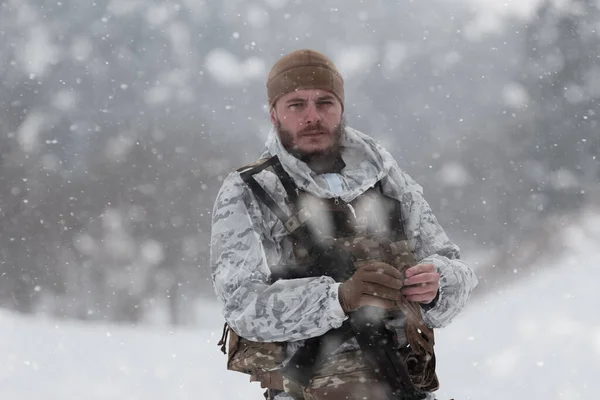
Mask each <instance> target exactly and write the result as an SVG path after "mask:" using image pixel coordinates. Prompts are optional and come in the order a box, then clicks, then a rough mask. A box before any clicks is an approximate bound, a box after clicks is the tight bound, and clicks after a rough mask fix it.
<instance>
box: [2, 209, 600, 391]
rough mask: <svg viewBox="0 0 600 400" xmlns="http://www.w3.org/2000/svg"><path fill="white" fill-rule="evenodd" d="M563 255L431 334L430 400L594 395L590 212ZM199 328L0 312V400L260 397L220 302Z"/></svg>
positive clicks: (595, 255)
mask: <svg viewBox="0 0 600 400" xmlns="http://www.w3.org/2000/svg"><path fill="white" fill-rule="evenodd" d="M565 240H568V241H569V243H570V251H569V252H567V253H566V254H565V255H564V256H563V257H560V258H557V259H556V260H555V261H554V262H555V263H556V268H551V269H540V272H539V273H538V274H537V276H534V277H531V278H528V280H526V281H522V282H519V284H518V285H516V286H513V287H511V288H507V289H506V290H505V291H503V292H501V293H497V294H494V295H491V296H489V297H487V298H486V300H485V301H484V302H481V303H479V304H472V305H471V306H470V307H469V308H468V310H467V311H466V312H465V313H463V314H462V315H461V316H460V317H459V318H458V319H457V320H456V321H455V322H454V323H453V324H452V325H451V326H450V327H448V328H446V329H443V330H440V331H438V336H437V353H438V360H439V361H438V363H439V368H438V372H439V377H440V380H441V383H442V389H441V390H440V391H439V392H438V398H439V399H440V400H448V399H450V398H454V399H456V400H467V399H476V400H480V399H485V400H506V399H515V400H520V399H528V400H529V399H544V400H553V399H557V400H558V399H560V400H570V399H590V398H595V394H597V393H600V380H599V379H598V373H599V372H600V312H599V311H598V308H599V306H600V301H599V300H598V294H597V292H596V290H597V287H598V284H597V282H599V281H600V269H599V268H598V261H599V260H600V248H598V246H597V244H598V243H600V216H598V215H587V216H584V218H582V221H581V223H580V224H579V225H576V226H573V227H571V228H569V229H568V230H567V231H566V236H565ZM207 310H209V311H208V319H207V328H205V329H199V330H197V331H192V330H187V331H177V332H173V333H172V332H169V331H168V330H162V331H161V330H157V329H155V328H153V329H149V328H146V329H142V328H140V327H137V328H133V327H132V328H126V327H116V326H102V325H84V324H80V323H75V322H65V321H52V320H41V319H39V318H37V319H33V318H27V317H22V316H15V315H12V314H9V313H7V312H1V313H0V326H1V327H2V329H1V330H0V354H1V357H2V362H1V363H0V398H2V399H19V400H29V399H44V400H51V399H57V400H58V399H60V400H65V399H144V400H146V399H147V400H153V399H210V400H219V399H227V400H233V399H257V400H258V399H261V392H262V391H261V390H260V389H259V388H258V387H257V385H256V384H252V385H251V384H248V383H247V378H246V377H245V376H243V375H241V374H236V373H230V372H227V371H226V370H225V367H224V363H225V358H224V356H223V355H221V353H220V352H219V350H218V348H217V346H216V342H217V341H218V339H219V336H220V333H221V332H220V330H219V323H220V318H219V316H218V310H217V307H216V306H213V305H211V304H208V305H207Z"/></svg>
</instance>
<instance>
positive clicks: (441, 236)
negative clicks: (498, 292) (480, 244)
mask: <svg viewBox="0 0 600 400" xmlns="http://www.w3.org/2000/svg"><path fill="white" fill-rule="evenodd" d="M403 175H404V176H403V178H404V179H405V181H406V182H407V187H408V188H409V190H407V191H406V192H405V193H404V194H403V196H402V202H403V211H404V212H405V215H407V217H408V221H406V225H408V226H409V229H408V230H407V231H408V232H411V233H412V236H413V239H414V245H415V252H416V256H417V259H418V260H420V261H419V263H421V264H426V263H431V264H433V265H434V266H435V268H436V269H437V271H438V272H439V273H440V290H439V296H438V299H437V301H436V303H435V305H434V306H433V307H431V308H429V307H425V310H426V311H425V313H424V315H423V318H424V320H425V323H427V324H428V325H429V326H431V327H433V328H442V327H444V326H447V325H448V324H449V323H450V322H451V321H452V320H453V319H454V317H456V316H457V315H458V314H460V312H461V311H462V309H463V308H464V307H465V305H466V304H467V302H468V300H469V296H470V294H471V292H472V291H473V289H474V288H475V286H477V283H478V282H477V277H476V275H475V273H474V272H473V270H472V269H471V268H470V267H469V266H468V265H467V264H465V263H464V262H463V261H461V260H460V249H459V248H458V246H457V245H456V244H454V243H452V242H451V241H450V239H448V236H446V233H445V232H444V230H443V229H442V227H441V226H440V224H439V222H438V220H437V218H436V217H435V215H434V214H433V212H432V211H431V207H430V206H429V204H428V203H427V201H425V199H424V198H423V194H422V188H421V186H419V185H418V184H416V183H415V182H414V181H413V180H412V178H410V177H409V176H407V175H406V174H403Z"/></svg>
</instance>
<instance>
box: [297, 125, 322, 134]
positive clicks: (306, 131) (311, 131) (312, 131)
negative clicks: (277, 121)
mask: <svg viewBox="0 0 600 400" xmlns="http://www.w3.org/2000/svg"><path fill="white" fill-rule="evenodd" d="M317 133H329V131H328V130H327V129H325V128H323V127H320V126H318V127H310V128H305V129H302V130H300V131H299V132H298V135H300V136H305V135H314V134H317Z"/></svg>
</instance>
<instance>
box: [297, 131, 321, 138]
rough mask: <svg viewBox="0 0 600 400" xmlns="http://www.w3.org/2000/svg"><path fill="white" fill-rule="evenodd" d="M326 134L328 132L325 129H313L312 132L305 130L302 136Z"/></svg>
mask: <svg viewBox="0 0 600 400" xmlns="http://www.w3.org/2000/svg"><path fill="white" fill-rule="evenodd" d="M326 134H327V132H325V131H311V132H305V133H303V134H302V135H301V136H302V137H316V136H321V135H326Z"/></svg>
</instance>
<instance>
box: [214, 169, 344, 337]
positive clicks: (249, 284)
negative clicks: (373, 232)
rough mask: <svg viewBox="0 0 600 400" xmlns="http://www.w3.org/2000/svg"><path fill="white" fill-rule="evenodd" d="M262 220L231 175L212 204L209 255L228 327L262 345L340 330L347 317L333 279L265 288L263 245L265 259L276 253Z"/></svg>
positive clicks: (242, 185)
mask: <svg viewBox="0 0 600 400" xmlns="http://www.w3.org/2000/svg"><path fill="white" fill-rule="evenodd" d="M266 217H267V216H266V215H262V212H261V208H260V207H258V204H257V200H256V198H255V197H254V195H253V194H252V193H251V192H250V190H249V188H248V186H247V185H246V184H245V183H244V182H243V181H242V179H241V177H240V176H239V174H238V173H232V174H230V175H229V176H228V177H227V178H226V179H225V181H224V183H223V185H222V187H221V190H220V191H219V193H218V195H217V199H216V201H215V206H214V210H213V219H212V230H211V249H210V250H211V251H210V253H211V256H210V258H211V261H210V262H211V267H212V278H213V285H214V289H215V293H216V295H217V298H218V299H219V300H220V302H221V304H222V305H223V314H224V317H225V320H226V321H227V323H228V324H229V326H230V327H231V328H232V329H233V330H234V331H235V332H236V333H237V334H238V335H240V336H242V337H244V338H246V339H249V340H254V341H261V342H279V341H296V340H303V339H308V338H311V337H315V336H320V335H322V334H324V333H325V332H327V331H329V330H330V329H332V328H338V327H340V326H341V325H342V323H343V321H344V320H345V319H346V316H345V314H344V312H343V311H342V308H341V306H340V303H339V300H338V287H339V284H338V283H336V282H335V281H334V280H333V279H332V278H329V277H318V278H303V279H289V280H278V281H277V282H275V283H273V284H270V283H269V282H270V269H269V265H268V262H267V255H266V252H265V244H266V245H267V247H268V248H269V249H270V253H277V252H279V253H280V252H281V250H280V249H279V248H278V245H277V244H276V243H273V239H272V238H271V235H270V229H269V227H268V225H267V223H266V222H265V221H266V219H265V218H266ZM270 258H273V257H270Z"/></svg>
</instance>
